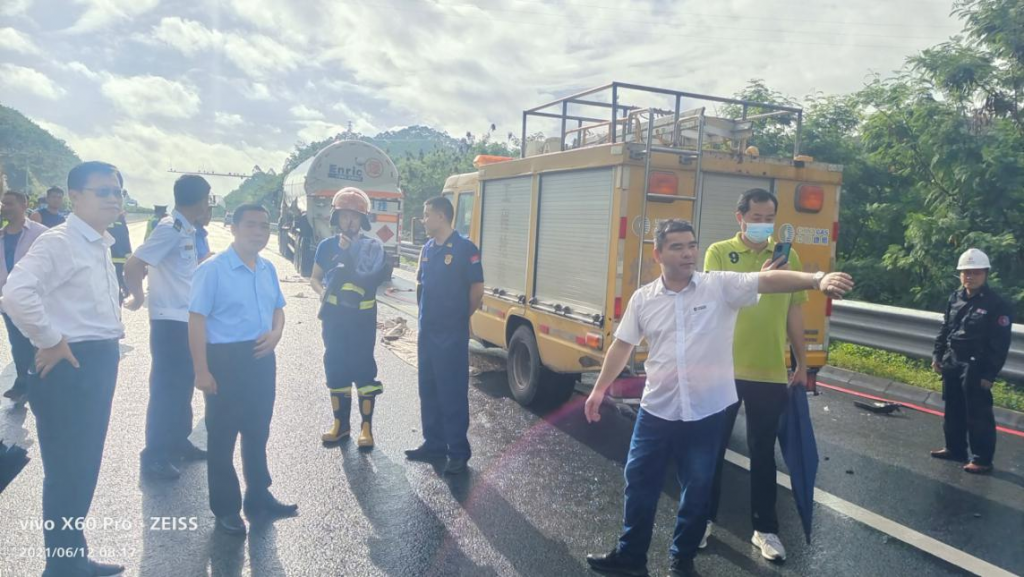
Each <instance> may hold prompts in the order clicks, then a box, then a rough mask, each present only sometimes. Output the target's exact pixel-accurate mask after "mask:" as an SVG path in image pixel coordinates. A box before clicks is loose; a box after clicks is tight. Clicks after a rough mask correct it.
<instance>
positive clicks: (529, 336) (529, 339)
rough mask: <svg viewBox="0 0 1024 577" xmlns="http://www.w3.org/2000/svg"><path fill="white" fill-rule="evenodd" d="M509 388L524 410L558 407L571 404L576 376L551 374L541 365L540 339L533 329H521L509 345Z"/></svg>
mask: <svg viewBox="0 0 1024 577" xmlns="http://www.w3.org/2000/svg"><path fill="white" fill-rule="evenodd" d="M507 366H508V369H507V372H508V386H509V389H511V391H512V396H513V397H515V399H516V401H518V402H519V404H521V405H523V406H529V405H551V406H557V405H561V404H562V403H564V402H566V401H568V400H569V397H571V396H572V394H573V391H575V389H576V379H577V377H578V375H576V374H575V373H569V374H561V373H555V372H552V371H550V370H548V369H546V368H544V366H543V365H541V362H540V351H539V350H538V348H537V339H536V338H535V337H534V335H533V331H532V330H530V327H525V326H524V327H519V328H518V329H516V332H514V333H512V339H511V340H509V344H508V364H507Z"/></svg>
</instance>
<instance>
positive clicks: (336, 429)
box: [320, 387, 352, 445]
mask: <svg viewBox="0 0 1024 577" xmlns="http://www.w3.org/2000/svg"><path fill="white" fill-rule="evenodd" d="M331 410H332V411H333V412H334V424H333V425H331V429H330V430H329V431H327V432H326V433H324V434H323V435H321V436H320V439H321V440H322V441H323V442H324V444H326V445H333V444H336V443H338V442H340V441H341V440H342V439H344V438H345V437H347V436H348V435H349V433H350V432H351V430H350V428H349V424H348V416H349V413H350V412H351V411H352V387H344V388H340V389H331Z"/></svg>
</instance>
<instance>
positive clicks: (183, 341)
mask: <svg viewBox="0 0 1024 577" xmlns="http://www.w3.org/2000/svg"><path fill="white" fill-rule="evenodd" d="M149 351H150V353H151V355H152V358H153V364H152V369H151V370H150V373H149V406H148V408H147V409H146V448H145V449H144V450H143V451H142V459H143V460H144V461H149V462H154V461H163V460H170V459H173V458H175V457H176V456H177V455H178V454H180V453H181V452H182V451H183V450H184V449H185V448H186V447H187V446H188V443H189V440H188V436H189V434H190V433H191V432H192V394H193V392H194V391H195V373H194V372H193V370H192V353H190V352H189V349H188V323H183V322H180V321H168V320H151V321H150V322H149Z"/></svg>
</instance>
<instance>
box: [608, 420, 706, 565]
mask: <svg viewBox="0 0 1024 577" xmlns="http://www.w3.org/2000/svg"><path fill="white" fill-rule="evenodd" d="M725 423H726V414H725V411H724V410H723V411H721V412H718V413H715V414H714V415H711V416H709V417H705V418H703V419H701V420H699V421H666V420H665V419H659V418H658V417H655V416H654V415H652V414H650V413H648V412H647V411H645V410H643V409H641V410H640V414H639V415H637V418H636V426H635V427H634V428H633V439H632V440H631V441H630V445H629V456H628V457H627V459H626V506H625V513H624V516H623V523H622V524H623V531H622V536H621V537H619V546H618V550H619V553H620V554H621V555H622V556H623V558H625V559H626V560H628V561H630V562H635V563H637V564H646V563H647V550H648V549H649V548H650V546H651V534H652V533H653V532H654V517H655V514H656V513H657V510H658V499H659V498H660V497H661V489H662V487H663V486H664V484H665V467H666V466H667V465H668V460H669V458H670V457H671V458H672V459H673V460H674V461H675V464H676V478H677V479H678V480H679V486H680V488H681V489H682V491H681V494H680V496H679V511H678V513H677V515H676V529H675V534H674V535H673V537H672V547H671V549H670V553H671V554H672V556H673V557H676V558H679V559H693V558H694V557H695V556H696V555H697V546H698V545H699V544H700V540H701V537H703V535H704V529H705V526H706V524H707V520H708V516H709V515H710V512H711V508H710V503H711V493H712V486H713V481H714V478H715V463H716V461H717V459H718V452H719V451H720V449H721V443H722V437H723V433H722V431H723V429H724V427H725Z"/></svg>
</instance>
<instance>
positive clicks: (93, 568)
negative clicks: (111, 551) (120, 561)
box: [89, 560, 124, 577]
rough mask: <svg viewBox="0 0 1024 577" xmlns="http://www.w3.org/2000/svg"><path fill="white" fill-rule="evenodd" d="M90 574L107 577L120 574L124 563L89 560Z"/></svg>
mask: <svg viewBox="0 0 1024 577" xmlns="http://www.w3.org/2000/svg"><path fill="white" fill-rule="evenodd" d="M89 571H90V573H89V574H90V575H92V576H93V577H109V576H110V575H120V574H121V573H124V565H115V564H113V563H100V562H98V561H92V560H90V561H89Z"/></svg>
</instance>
